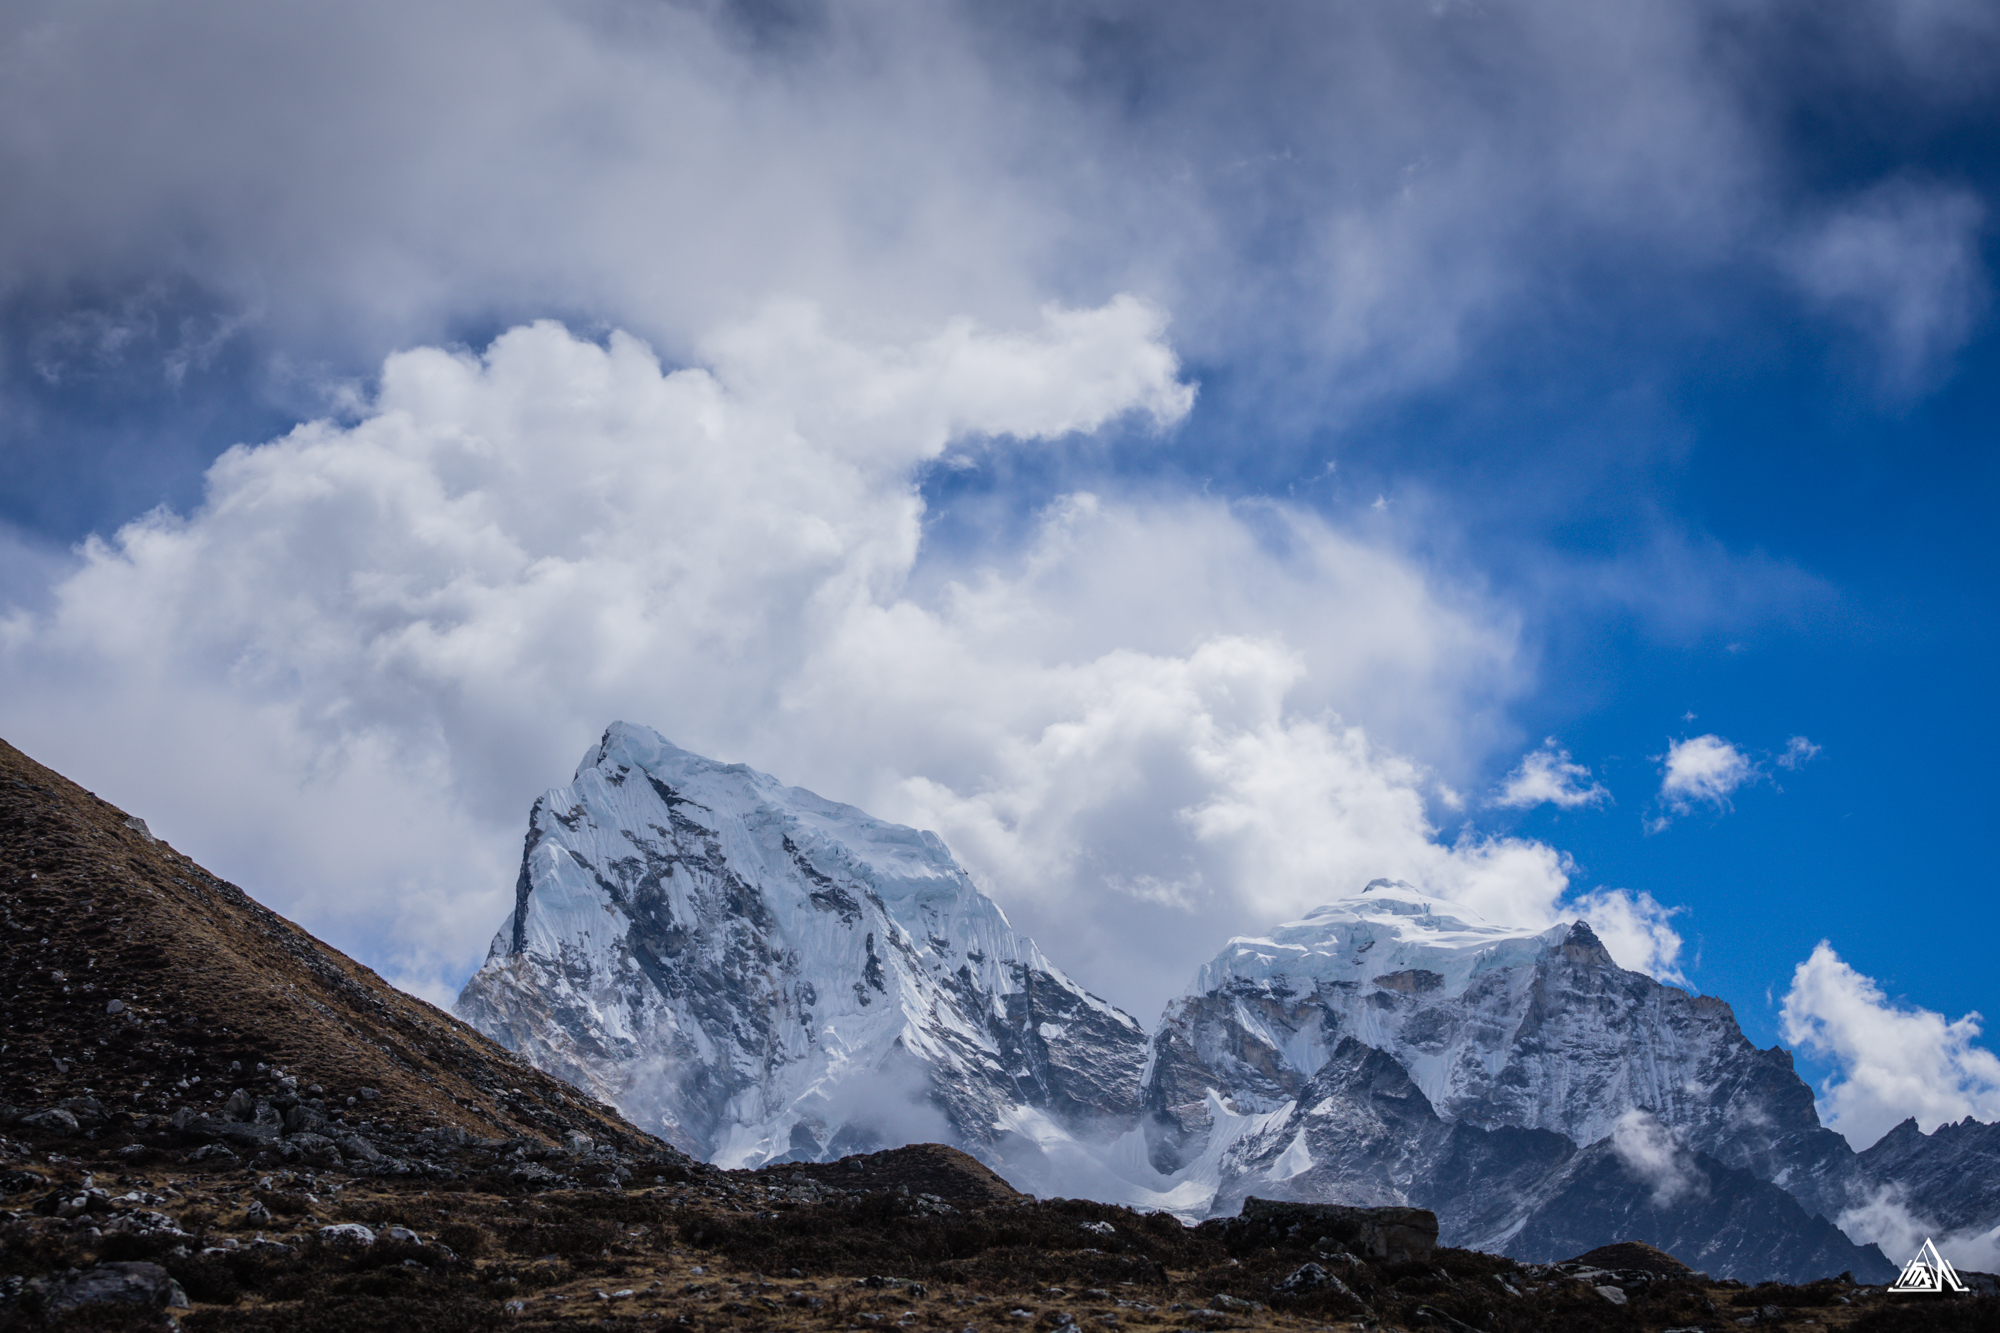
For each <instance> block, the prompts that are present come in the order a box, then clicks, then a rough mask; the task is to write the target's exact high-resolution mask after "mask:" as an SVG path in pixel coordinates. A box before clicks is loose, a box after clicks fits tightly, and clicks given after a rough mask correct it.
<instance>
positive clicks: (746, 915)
mask: <svg viewBox="0 0 2000 1333" xmlns="http://www.w3.org/2000/svg"><path fill="white" fill-rule="evenodd" d="M457 1012H458V1013H459V1014H460V1015H461V1016H462V1017H464V1018H465V1019H466V1020H467V1021H469V1022H471V1023H472V1024H473V1025H474V1026H476V1027H478V1028H479V1029H481V1030H482V1031H484V1032H486V1033H487V1034H489V1035H490V1036H492V1037H494V1038H495V1039H496V1040H498V1041H499V1042H500V1043H501V1044H503V1045H504V1046H506V1047H508V1048H509V1049H511V1050H514V1051H518V1052H519V1053H521V1054H522V1055H524V1056H526V1057H527V1058H528V1059H529V1060H531V1061H532V1062H533V1063H535V1064H536V1065H538V1066H539V1067H541V1068H543V1069H546V1070H550V1071H552V1072H555V1073H557V1074H559V1075H561V1076H562V1077H564V1078H567V1079H569V1080H571V1081H572V1082H574V1083H576V1084H578V1085H579V1086H581V1087H584V1088H587V1089H589V1090H590V1091H592V1092H594V1093H596V1094H597V1095H598V1096H600V1097H602V1098H604V1099H605V1100H607V1101H609V1102H612V1103H613V1104H615V1105H617V1106H619V1107H620V1108H621V1109H622V1110H623V1111H624V1112H625V1113H626V1114H627V1115H628V1116H630V1117H631V1118H632V1119H633V1120H634V1121H635V1122H636V1123H639V1124H640V1125H642V1126H644V1127H646V1128H648V1129H651V1130H653V1131H655V1132H657V1133H659V1134H661V1135H662V1136H664V1137H665V1138H667V1139H668V1140H669V1141H671V1142H673V1143H676V1144H678V1145H680V1146H682V1147H684V1148H686V1149H687V1150H688V1151H690V1152H693V1153H695V1154H697V1155H698V1156H701V1157H703V1158H706V1159H709V1160H711V1161H714V1162H717V1163H720V1164H723V1165H727V1166H755V1165H759V1164H762V1163H766V1162H772V1161H783V1160H793V1161H825V1160H831V1159H832V1158H836V1157H839V1156H842V1155H843V1154H846V1153H851V1152H855V1151H860V1150H865V1149H869V1148H874V1147H877V1146H880V1145H882V1144H885V1143H890V1142H910V1141H916V1140H922V1139H937V1140H941V1141H944V1142H948V1143H952V1144H954V1145H957V1146H961V1147H964V1148H966V1149H968V1150H970V1151H972V1152H974V1153H975V1154H976V1155H978V1156H980V1157H981V1158H983V1159H984V1160H987V1161H988V1162H991V1163H993V1164H995V1165H996V1166H1001V1167H1002V1168H1003V1169H1005V1170H1007V1171H1009V1172H1010V1174H1012V1175H1013V1176H1014V1177H1015V1178H1017V1179H1020V1178H1022V1177H1023V1176H1025V1177H1027V1178H1029V1179H1033V1178H1035V1177H1036V1173H1037V1163H1038V1161H1039V1160H1040V1159H1041V1156H1042V1154H1043V1153H1044V1151H1045V1150H1047V1149H1048V1148H1050V1147H1052V1146H1056V1145H1065V1146H1066V1145H1072V1144H1074V1143H1076V1142H1078V1141H1080V1140H1088V1139H1090V1138H1092V1137H1093V1136H1096V1135H1098V1134H1099V1133H1100V1126H1101V1125H1102V1124H1104V1123H1109V1124H1111V1125H1113V1126H1116V1127H1121V1128H1122V1127H1124V1126H1127V1125H1129V1124H1131V1123H1132V1121H1133V1119H1134V1117H1135V1116H1136V1113H1137V1097H1138V1076H1139V1072H1140V1066H1141V1064H1142V1062H1143V1061H1144V1058H1145V1033H1144V1030H1143V1029H1142V1028H1141V1027H1140V1026H1139V1024H1138V1023H1137V1022H1135V1021H1134V1020H1133V1019H1131V1018H1130V1017H1128V1016H1127V1015H1125V1014H1123V1013H1121V1012H1120V1011H1118V1010H1117V1009H1115V1008H1114V1007H1112V1006H1111V1005H1109V1004H1106V1003H1105V1002H1104V1001H1102V1000H1099V999H1097V998H1096V997H1094V996H1092V995H1090V994H1088V993H1087V992H1085V991H1084V990H1083V989H1082V988H1081V987H1080V986H1078V985H1077V984H1076V983H1074V982H1073V981H1071V980H1070V979H1069V978H1068V977H1066V976H1065V975H1063V973H1062V972H1061V971H1060V970H1059V969H1057V968H1056V966H1055V965H1054V964H1052V963H1051V962H1050V961H1049V960H1048V959H1047V958H1046V957H1044V956H1043V954H1042V952H1041V951H1040V950H1039V949H1037V948H1036V947H1035V944H1034V942H1033V941H1032V940H1029V939H1027V938H1026V937H1024V936H1022V935H1020V934H1018V933H1017V932H1015V931H1014V930H1013V928H1012V927H1011V926H1009V925H1008V923H1007V919H1006V917H1005V916H1004V915H1003V914H1002V913H1001V911H1000V909H999V908H998V906H996V905H995V904H994V903H993V902H992V901H991V900H990V899H988V898H987V897H985V896H984V895H983V894H981V893H980V892H979V891H978V890H977V889H976V888H974V887H973V885H972V882H971V879H970V877H969V876H968V875H967V874H966V873H965V871H964V870H962V869H961V868H960V867H959V866H958V865H957V864H956V863H955V862H954V861H953V860H952V858H951V855H950V853H949V852H948V851H946V849H945V846H944V844H943V843H942V842H941V841H940V840H939V839H938V838H937V836H936V835H935V834H931V833H920V832H918V831H917V830H915V829H909V828H903V827H900V826H897V825H893V824H886V823H883V822H881V821H879V820H875V819H872V818H870V817H869V816H868V815H866V814H864V813H863V812H861V811H859V810H856V809H854V808H853V807H851V806H845V805H839V804H836V803H834V802H832V801H826V800H822V799H821V798H820V797H818V796H815V795H813V794H812V793H810V792H806V791H801V790H799V789H797V788H791V787H785V786H782V785H781V784H779V783H778V782H776V781H775V780H774V779H772V778H769V777H767V776H765V775H763V774H761V773H756V772H753V771H752V770H750V769H748V768H745V767H744V766H742V765H740V764H728V765H725V764H719V763H716V762H714V761H712V760H708V759H704V758H701V757H700V756H698V755H693V754H690V753H688V752H687V751H685V750H681V749H679V748H677V747H675V746H673V745H671V744H669V743H668V742H667V741H665V740H664V739H662V738H661V737H660V736H659V735H658V734H657V733H655V732H652V731H650V730H647V729H646V728H643V727H634V726H628V725H625V724H618V725H614V726H612V727H611V728H610V729H609V730H607V731H606V732H605V734H604V737H603V740H602V741H601V742H600V743H599V744H598V745H597V746H595V747H594V748H593V749H592V750H591V751H590V753H589V754H588V755H586V756H585V758H584V760H583V762H582V764H581V765H580V766H579V767H578V769H577V772H576V777H575V780H574V781H573V782H572V783H571V784H570V785H569V786H568V787H563V788H558V789H556V790H553V791H550V792H548V793H546V794H545V795H544V796H542V798H541V799H540V800H538V801H537V802H536V803H535V807H534V812H533V815H532V818H531V822H530V828H529V832H528V836H527V844H526V847H525V849H524V853H523V857H522V865H521V874H520V879H519V883H518V886H517V892H516V902H515V910H514V912H513V914H512V916H511V917H510V918H509V920H508V921H507V923H506V924H505V925H504V926H503V927H502V929H501V930H500V932H499V934H498V935H497V936H496V937H495V939H494V941H493V946H492V949H491V951H490V953H489V954H488V956H487V959H486V962H485V964H484V966H482V967H481V968H480V970H479V971H478V973H477V974H476V975H475V976H474V977H473V978H472V980H471V981H470V982H468V983H467V985H466V987H465V990H464V992H463V994H462V995H461V996H460V997H459V1001H458V1004H457Z"/></svg>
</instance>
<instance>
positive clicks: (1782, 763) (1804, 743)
mask: <svg viewBox="0 0 2000 1333" xmlns="http://www.w3.org/2000/svg"><path fill="white" fill-rule="evenodd" d="M1819 752H1820V747H1819V746H1817V745H1814V744H1813V743H1812V742H1811V741H1809V740H1807V739H1806V738H1805V737H1803V736H1794V737H1792V738H1791V739H1790V740H1788V741H1786V742H1785V748H1784V751H1783V752H1782V753H1781V754H1779V755H1778V767H1779V768H1791V769H1799V768H1804V767H1805V766H1806V765H1807V764H1809V763H1811V762H1812V761H1813V760H1814V759H1816V758H1818V757H1819Z"/></svg>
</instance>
